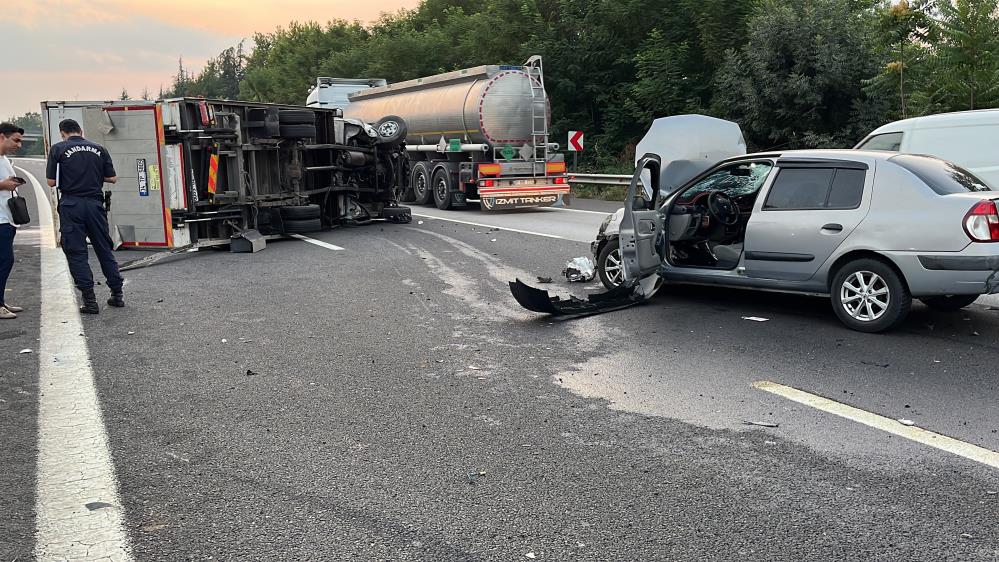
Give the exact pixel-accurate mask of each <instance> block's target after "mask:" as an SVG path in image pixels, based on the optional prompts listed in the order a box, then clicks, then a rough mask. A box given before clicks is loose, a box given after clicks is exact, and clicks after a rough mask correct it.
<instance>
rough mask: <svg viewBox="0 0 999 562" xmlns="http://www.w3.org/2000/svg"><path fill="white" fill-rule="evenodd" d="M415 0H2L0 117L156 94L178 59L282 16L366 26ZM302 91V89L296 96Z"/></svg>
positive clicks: (187, 59)
mask: <svg viewBox="0 0 999 562" xmlns="http://www.w3.org/2000/svg"><path fill="white" fill-rule="evenodd" d="M418 4H419V0H209V1H205V0H197V1H195V0H170V1H169V2H158V1H154V0H149V1H140V0H82V1H81V0H3V9H2V10H0V13H2V18H0V21H3V28H4V31H5V33H4V41H2V42H0V76H2V78H0V119H5V118H7V117H11V116H20V115H23V114H24V113H26V112H29V111H39V104H40V102H41V101H57V100H105V99H116V98H118V97H119V96H120V95H121V91H122V89H123V88H124V89H125V90H126V91H127V92H128V93H129V94H130V95H131V96H132V97H140V96H141V94H142V92H143V89H144V88H148V89H149V92H150V94H151V95H152V96H153V97H155V96H156V94H157V93H158V92H159V89H160V86H161V85H162V86H163V87H164V88H168V87H169V86H170V80H171V78H172V77H173V75H174V74H176V73H177V63H178V59H179V58H180V57H183V58H184V67H185V68H186V69H187V70H189V71H193V72H197V71H199V70H200V69H201V67H202V65H204V63H205V61H206V60H207V59H209V58H211V57H214V56H215V55H217V54H218V53H219V52H220V51H222V50H223V49H225V48H227V47H231V46H233V45H236V44H237V43H239V41H240V39H244V38H246V39H249V38H251V37H252V36H253V34H254V33H255V32H269V31H273V30H274V29H275V28H277V27H283V26H287V24H288V23H289V22H291V21H309V20H311V21H318V22H326V21H328V20H331V19H346V20H360V21H361V22H363V23H369V22H371V21H373V20H375V19H377V18H378V16H379V15H380V14H382V13H385V12H395V11H397V10H399V9H403V8H415V7H416V6H417V5H418ZM303 95H304V94H303Z"/></svg>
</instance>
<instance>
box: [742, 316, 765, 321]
mask: <svg viewBox="0 0 999 562" xmlns="http://www.w3.org/2000/svg"><path fill="white" fill-rule="evenodd" d="M742 319H743V320H751V321H753V322H769V321H770V319H769V318H762V317H760V316H743V317H742Z"/></svg>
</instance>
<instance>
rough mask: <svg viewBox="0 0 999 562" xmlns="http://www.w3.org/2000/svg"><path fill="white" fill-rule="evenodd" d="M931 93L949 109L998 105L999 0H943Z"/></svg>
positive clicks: (940, 9) (940, 2)
mask: <svg viewBox="0 0 999 562" xmlns="http://www.w3.org/2000/svg"><path fill="white" fill-rule="evenodd" d="M936 7H937V10H938V11H939V13H940V18H939V20H938V21H937V24H938V25H939V29H940V40H939V42H938V43H937V44H936V50H935V53H934V57H933V61H932V63H931V64H932V67H933V71H934V76H935V78H936V82H937V88H936V89H935V90H933V91H932V96H933V97H934V98H936V99H938V100H939V101H940V103H941V104H942V106H943V107H945V108H946V109H948V110H951V111H954V110H961V109H979V108H986V107H997V106H999V0H953V1H950V0H940V1H938V2H937V5H936Z"/></svg>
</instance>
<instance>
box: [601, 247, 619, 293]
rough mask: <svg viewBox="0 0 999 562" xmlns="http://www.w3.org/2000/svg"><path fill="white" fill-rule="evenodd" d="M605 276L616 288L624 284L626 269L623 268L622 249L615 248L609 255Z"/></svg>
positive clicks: (605, 266) (605, 261)
mask: <svg viewBox="0 0 999 562" xmlns="http://www.w3.org/2000/svg"><path fill="white" fill-rule="evenodd" d="M604 275H605V276H606V277H607V281H609V282H610V283H611V284H613V285H614V286H619V285H621V283H622V282H624V269H623V268H622V266H621V249H620V248H615V249H614V250H611V251H610V253H608V254H607V258H606V259H605V260H604Z"/></svg>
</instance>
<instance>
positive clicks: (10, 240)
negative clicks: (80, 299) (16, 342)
mask: <svg viewBox="0 0 999 562" xmlns="http://www.w3.org/2000/svg"><path fill="white" fill-rule="evenodd" d="M22 135H24V129H22V128H20V127H18V126H17V125H14V124H12V123H0V320H12V319H14V318H17V314H15V313H16V312H21V310H22V309H21V307H19V306H14V305H12V304H10V303H9V302H7V301H6V300H5V297H6V294H7V279H8V278H9V277H10V271H11V270H12V269H13V268H14V235H16V234H17V228H15V227H14V221H13V220H11V217H10V207H8V206H7V201H9V200H10V198H11V195H12V194H13V191H14V190H15V189H17V188H18V186H20V185H21V183H22V182H21V181H19V178H18V177H17V175H16V174H14V166H13V165H12V164H11V163H10V159H8V158H7V155H8V154H13V153H14V152H16V151H17V150H18V149H20V148H21V136H22Z"/></svg>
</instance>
